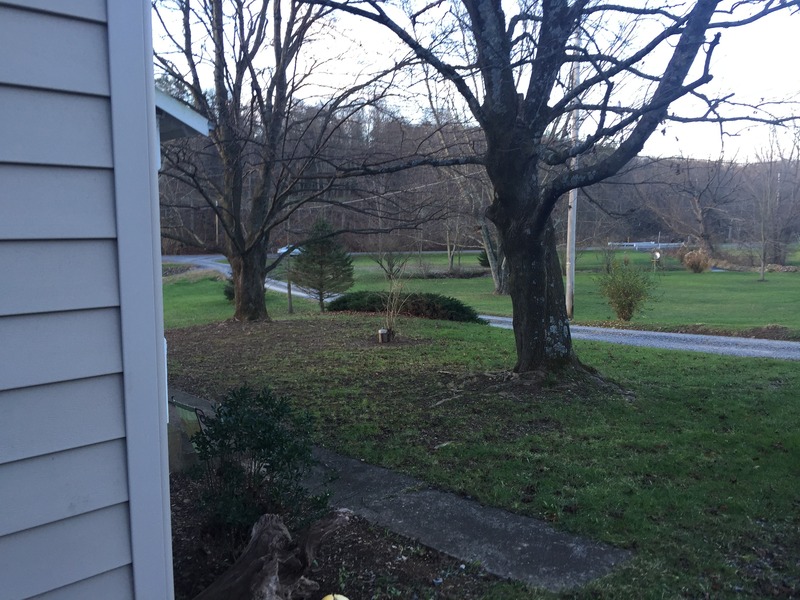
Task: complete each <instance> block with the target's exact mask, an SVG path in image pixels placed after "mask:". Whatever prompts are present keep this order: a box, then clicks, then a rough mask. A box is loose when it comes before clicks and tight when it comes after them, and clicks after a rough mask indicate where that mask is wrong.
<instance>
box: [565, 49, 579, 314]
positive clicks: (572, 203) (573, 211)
mask: <svg viewBox="0 0 800 600" xmlns="http://www.w3.org/2000/svg"><path fill="white" fill-rule="evenodd" d="M580 39H581V38H580V35H578V36H577V38H576V42H577V43H578V45H579V44H580ZM578 80H579V74H578V63H577V61H576V62H573V63H572V69H571V73H570V89H571V90H574V89H575V88H576V87H577V86H578ZM575 102H576V103H577V98H576V99H575ZM579 129H580V121H579V119H578V109H577V108H576V109H575V110H573V111H572V144H573V146H574V145H576V144H577V143H578V139H579ZM570 168H571V169H573V170H575V169H577V168H578V157H577V156H576V157H574V158H573V159H572V164H571V165H570ZM577 212H578V190H577V189H574V190H570V191H569V205H568V209H567V257H566V258H567V265H566V267H567V269H566V271H567V289H566V304H567V318H569V319H572V317H573V315H574V304H575V236H576V233H577Z"/></svg>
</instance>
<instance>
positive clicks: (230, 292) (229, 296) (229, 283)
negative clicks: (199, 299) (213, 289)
mask: <svg viewBox="0 0 800 600" xmlns="http://www.w3.org/2000/svg"><path fill="white" fill-rule="evenodd" d="M222 293H223V294H225V299H226V300H227V301H228V302H233V300H234V299H235V298H236V291H235V290H234V289H233V278H232V277H228V278H227V279H226V280H225V287H224V288H222Z"/></svg>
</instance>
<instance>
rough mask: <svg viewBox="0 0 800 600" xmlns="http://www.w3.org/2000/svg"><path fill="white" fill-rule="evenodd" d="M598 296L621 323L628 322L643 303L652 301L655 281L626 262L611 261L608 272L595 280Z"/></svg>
mask: <svg viewBox="0 0 800 600" xmlns="http://www.w3.org/2000/svg"><path fill="white" fill-rule="evenodd" d="M597 283H598V285H599V287H600V294H601V295H602V296H604V297H605V298H606V299H607V300H608V303H609V304H610V305H611V308H612V309H613V310H614V312H615V313H616V315H617V318H618V319H620V320H622V321H630V320H631V318H632V317H633V315H634V314H635V313H637V312H639V311H641V310H642V308H643V307H644V305H645V303H647V302H648V301H649V300H653V299H654V295H653V292H654V289H655V285H656V284H655V281H654V280H653V278H652V276H651V275H650V273H648V272H647V271H643V270H642V269H640V268H638V267H635V266H633V265H631V264H630V263H629V262H627V261H623V262H621V263H620V262H619V261H617V260H612V261H611V264H610V265H609V267H608V271H607V272H605V273H603V274H602V275H600V276H599V277H598V278H597Z"/></svg>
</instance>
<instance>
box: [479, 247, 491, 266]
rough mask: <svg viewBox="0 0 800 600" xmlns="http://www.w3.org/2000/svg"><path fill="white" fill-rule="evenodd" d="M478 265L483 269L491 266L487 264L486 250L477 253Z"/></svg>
mask: <svg viewBox="0 0 800 600" xmlns="http://www.w3.org/2000/svg"><path fill="white" fill-rule="evenodd" d="M478 264H479V265H480V266H482V267H483V268H484V269H488V268H489V267H490V266H491V265H490V264H489V256H488V255H487V254H486V250H481V251H480V252H479V253H478Z"/></svg>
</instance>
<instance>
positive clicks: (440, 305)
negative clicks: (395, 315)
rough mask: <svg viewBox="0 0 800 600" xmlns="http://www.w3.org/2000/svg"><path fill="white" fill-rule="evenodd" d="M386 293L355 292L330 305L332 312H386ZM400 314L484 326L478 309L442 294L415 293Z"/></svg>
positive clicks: (339, 298) (342, 296) (409, 297)
mask: <svg viewBox="0 0 800 600" xmlns="http://www.w3.org/2000/svg"><path fill="white" fill-rule="evenodd" d="M385 308H386V292H363V291H362V292H352V293H349V294H343V295H341V296H339V297H338V298H336V299H335V300H333V301H331V302H330V303H329V304H328V310H329V311H353V312H383V311H384V310H385ZM400 314H403V315H406V316H409V317H422V318H426V319H440V320H443V321H460V322H465V323H483V321H482V320H481V319H480V318H479V317H478V313H476V312H475V310H474V309H473V308H471V307H469V306H467V305H466V304H464V303H463V302H461V301H460V300H457V299H455V298H450V297H448V296H442V295H440V294H430V293H425V294H420V293H411V294H408V295H407V296H406V297H405V300H404V302H403V305H402V308H401V310H400Z"/></svg>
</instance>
